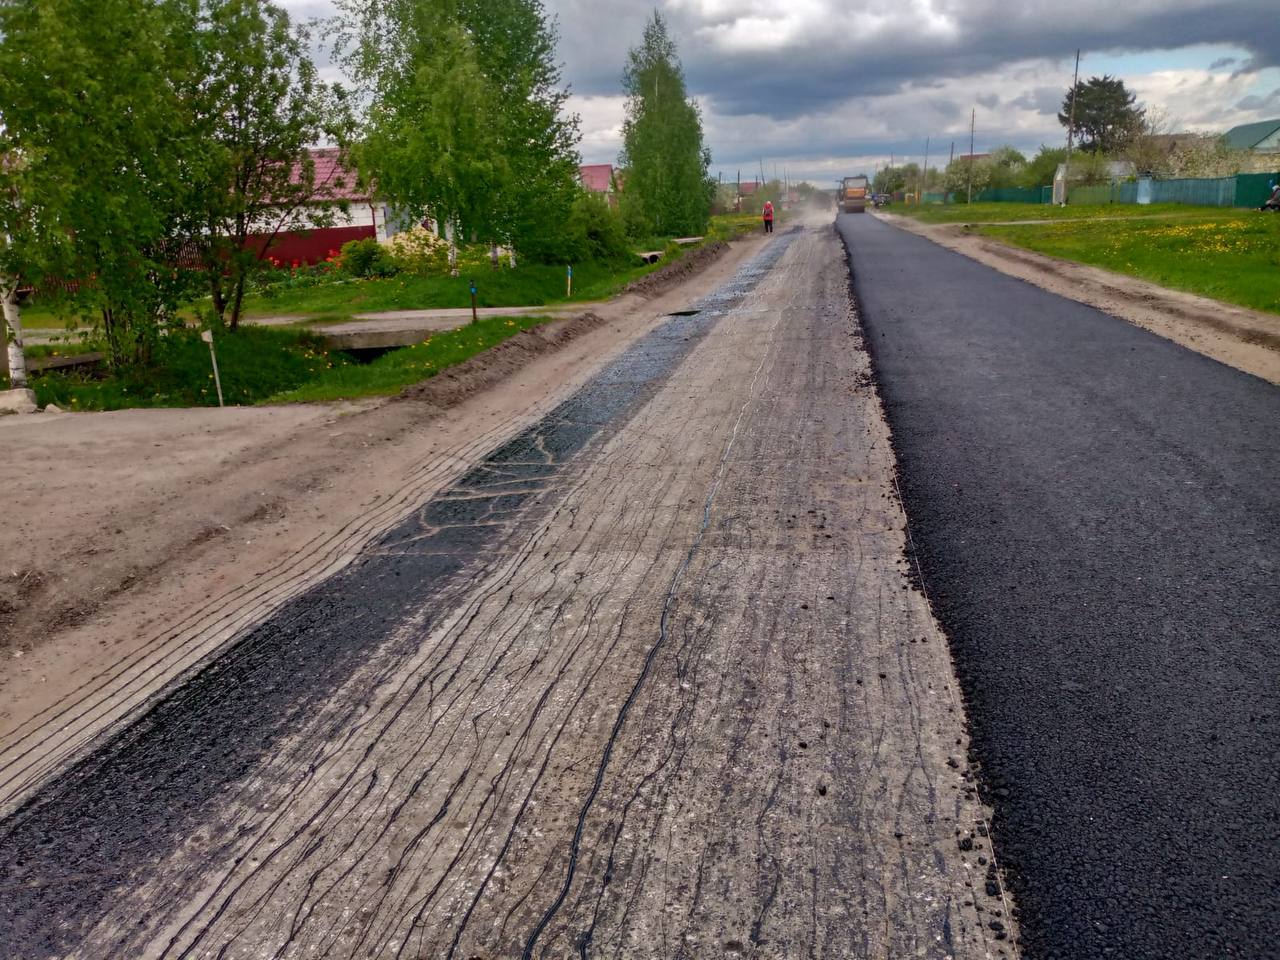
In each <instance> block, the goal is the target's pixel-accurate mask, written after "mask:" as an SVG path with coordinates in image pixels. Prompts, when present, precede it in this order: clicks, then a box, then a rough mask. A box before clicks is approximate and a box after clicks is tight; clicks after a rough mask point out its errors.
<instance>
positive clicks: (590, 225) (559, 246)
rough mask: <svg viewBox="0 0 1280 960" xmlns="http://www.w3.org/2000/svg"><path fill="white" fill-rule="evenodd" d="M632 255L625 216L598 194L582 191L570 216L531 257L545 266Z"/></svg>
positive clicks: (599, 261)
mask: <svg viewBox="0 0 1280 960" xmlns="http://www.w3.org/2000/svg"><path fill="white" fill-rule="evenodd" d="M630 253H631V245H630V243H629V242H628V241H627V234H626V231H625V230H624V229H623V225H622V217H620V216H619V215H618V212H617V211H616V210H614V209H613V208H612V207H611V206H609V202H608V201H607V200H606V199H605V198H604V197H602V196H600V195H599V194H595V193H588V192H587V191H585V190H584V191H581V192H580V193H579V194H578V196H577V197H575V198H574V201H573V205H572V206H571V207H570V209H569V217H568V219H567V220H566V221H565V222H564V224H563V225H561V226H559V227H557V228H555V233H554V234H550V235H548V236H547V237H546V238H545V239H544V241H543V242H542V243H540V244H538V249H537V250H536V252H531V256H534V257H536V259H538V260H541V261H543V262H546V263H586V262H588V261H595V262H597V263H617V262H619V261H622V260H626V259H627V258H628V257H629V256H630Z"/></svg>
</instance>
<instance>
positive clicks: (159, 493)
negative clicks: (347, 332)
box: [0, 237, 764, 806]
mask: <svg viewBox="0 0 1280 960" xmlns="http://www.w3.org/2000/svg"><path fill="white" fill-rule="evenodd" d="M763 242H764V241H763V238H762V237H753V238H748V239H746V240H743V241H740V242H737V243H735V244H733V245H732V247H731V248H730V249H727V250H725V251H723V252H722V255H721V256H719V257H718V258H715V259H710V260H707V261H704V262H703V263H702V266H703V267H704V269H703V270H702V271H701V272H700V273H698V274H697V275H695V276H692V277H689V276H682V277H680V278H679V280H678V282H677V281H673V285H671V286H669V287H667V288H666V289H657V290H653V291H652V292H650V293H649V294H648V295H641V294H639V293H628V294H624V295H623V296H621V297H619V298H616V299H615V300H613V301H611V302H609V303H607V304H604V305H599V306H597V307H596V309H595V311H594V313H592V314H590V315H587V316H583V317H576V318H571V319H566V320H557V321H554V322H552V323H549V324H547V325H545V326H543V327H541V328H537V329H535V330H530V331H526V332H525V333H523V334H520V335H518V336H517V337H515V338H512V340H510V341H507V342H506V343H505V344H503V345H501V346H500V347H499V348H497V349H495V350H492V351H488V352H487V353H486V354H483V355H481V356H478V357H476V358H473V359H472V360H471V361H468V363H467V364H464V365H461V366H459V367H457V368H454V369H453V370H450V371H448V372H446V373H444V374H441V375H440V376H438V377H436V378H434V380H432V381H430V382H428V383H427V384H425V385H423V386H421V387H420V388H414V389H411V390H410V391H406V393H407V394H412V395H413V398H412V399H409V398H397V399H394V400H385V401H363V402H359V403H342V404H332V405H293V406H281V407H246V408H228V409H225V410H217V409H181V410H125V411H117V412H111V413H79V414H40V415H30V416H26V417H4V418H0V441H2V442H4V444H5V445H6V447H8V448H9V449H14V450H22V452H23V456H22V457H21V458H18V457H13V458H7V459H6V460H5V462H4V463H3V465H0V487H2V488H3V489H4V490H5V493H6V497H5V499H6V505H7V507H8V509H7V511H6V519H7V521H8V522H7V523H5V524H3V525H0V558H3V561H2V564H3V565H2V566H0V771H2V770H4V769H5V768H6V766H8V765H11V764H12V762H13V760H14V757H15V756H18V755H22V756H25V755H26V754H27V753H29V752H30V749H31V745H32V740H31V738H32V736H33V731H35V730H37V729H43V728H46V727H47V726H48V724H49V721H50V718H53V717H62V716H63V715H64V714H66V715H67V716H68V717H73V716H74V717H79V716H81V715H82V714H85V715H88V714H86V711H90V712H93V715H94V716H101V718H102V720H103V723H105V722H106V721H107V720H109V719H111V718H112V717H115V718H117V719H118V717H119V716H120V715H121V714H122V713H127V712H128V711H129V710H132V709H135V708H136V707H137V706H139V705H140V704H141V703H143V702H145V700H146V698H147V697H149V696H151V695H153V694H154V693H155V692H156V691H157V690H159V689H161V688H162V687H163V686H164V685H166V684H167V683H168V682H170V681H171V680H172V679H173V677H174V676H176V675H178V674H179V673H181V672H182V671H184V670H187V669H190V668H191V667H193V666H195V665H196V664H198V663H199V662H200V661H201V660H202V658H204V657H207V656H208V655H210V654H211V653H212V652H213V651H215V650H216V649H217V647H218V646H219V645H220V644H221V643H222V642H224V641H225V640H226V639H227V638H228V637H229V636H231V635H233V634H234V633H235V632H236V631H238V630H239V629H241V628H242V627H243V626H245V625H246V624H247V623H252V622H254V621H255V620H257V619H260V618H261V617H263V616H265V615H266V614H267V613H269V612H270V611H272V610H274V609H276V608H277V607H278V606H279V605H280V604H282V603H283V602H284V601H285V600H287V599H288V598H289V597H291V596H294V595H296V594H297V593H298V592H300V591H301V590H302V589H304V588H305V587H306V586H308V585H309V584H311V583H313V582H315V581H316V580H317V579H320V578H322V577H324V576H326V575H328V574H329V573H331V572H332V571H333V570H335V569H337V568H338V567H340V566H342V565H343V564H345V563H346V562H348V561H349V560H350V559H351V557H352V556H354V554H355V553H356V552H357V551H358V550H359V548H360V547H361V546H362V545H363V544H365V543H367V542H368V541H369V540H370V539H371V538H372V537H373V536H374V535H375V534H376V533H377V532H378V531H379V530H381V529H384V528H385V527H386V526H387V525H389V524H390V523H391V522H392V521H393V520H395V519H397V518H398V517H401V516H403V515H405V514H406V513H407V512H409V511H411V510H412V509H414V507H415V506H416V505H417V504H419V503H422V502H425V500H427V499H429V498H430V496H431V495H432V494H433V493H434V492H435V491H437V490H438V489H440V487H441V486H442V485H444V484H446V483H448V482H449V481H451V480H452V479H454V478H456V477H457V476H459V475H461V474H462V473H463V472H464V471H465V470H466V469H468V467H469V466H470V465H471V464H472V463H474V462H475V461H476V459H477V458H478V457H479V456H480V455H482V454H483V453H485V452H486V451H487V450H488V449H490V448H492V447H493V446H494V445H495V444H497V443H498V442H500V441H501V440H502V439H504V438H505V437H507V436H510V435H513V434H514V433H516V432H517V431H518V430H520V429H522V428H523V427H524V426H525V425H527V424H528V423H530V422H532V421H533V420H535V419H536V418H537V417H539V416H541V415H542V414H544V413H545V412H546V411H547V410H549V409H550V408H551V407H552V406H554V404H555V403H557V402H558V401H559V400H560V399H561V398H563V397H564V396H566V395H567V394H568V393H570V392H571V391H572V390H574V389H575V388H576V387H577V386H578V385H579V384H581V383H582V382H583V381H584V380H585V379H586V378H587V377H589V376H590V375H591V374H592V373H594V372H595V371H596V370H597V369H599V368H600V367H601V366H602V365H603V364H604V363H606V362H607V361H608V360H609V359H610V358H612V357H613V356H615V355H616V354H617V353H618V352H619V351H620V350H621V349H623V348H624V347H625V346H626V345H627V344H628V343H630V342H631V341H632V340H634V339H635V338H636V337H638V336H640V335H642V334H644V333H645V332H647V331H648V330H650V329H652V328H653V327H654V326H655V325H656V324H657V323H659V322H660V321H661V319H662V318H663V317H664V316H665V315H667V314H669V313H671V312H672V311H676V310H680V309H682V308H684V307H686V306H687V305H688V304H689V302H690V301H692V300H694V299H696V298H698V297H700V296H702V295H703V294H705V293H706V292H708V291H710V290H712V289H714V288H715V287H716V286H717V285H718V284H720V283H722V282H723V281H724V280H725V279H726V278H727V277H729V276H731V275H732V273H733V271H734V270H735V269H736V267H737V266H738V265H739V264H740V263H741V262H742V261H743V260H744V259H745V258H746V257H748V256H750V255H751V254H753V253H754V252H755V251H756V250H758V249H759V248H760V246H761V244H762V243H763ZM67 722H68V723H70V722H71V721H70V720H68V721H67ZM91 726H92V725H91ZM82 727H84V724H81V723H79V722H77V724H76V729H77V730H80V729H81V728H82ZM86 729H87V728H86ZM86 735H87V734H86ZM42 736H43V734H42ZM75 746H76V744H75V743H67V744H65V745H62V746H60V747H59V748H58V752H59V755H61V754H63V753H65V751H66V750H71V749H74V748H75ZM15 751H16V753H15ZM37 753H39V751H37ZM36 759H37V760H39V763H40V764H45V763H53V762H56V760H57V759H58V758H57V757H52V756H51V757H44V755H43V754H41V755H40V757H37V758H36ZM37 772H38V771H37ZM3 801H4V789H3V787H2V786H0V806H3Z"/></svg>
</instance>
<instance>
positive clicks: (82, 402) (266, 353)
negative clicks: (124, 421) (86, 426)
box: [31, 327, 353, 410]
mask: <svg viewBox="0 0 1280 960" xmlns="http://www.w3.org/2000/svg"><path fill="white" fill-rule="evenodd" d="M216 346H217V350H218V369H219V372H220V373H221V376H222V392H223V396H224V397H225V398H226V402H227V403H228V404H250V403H258V402H261V401H263V400H265V399H267V398H268V397H270V396H273V395H275V394H278V393H282V392H284V391H287V390H291V389H294V388H296V387H299V386H302V385H303V384H304V383H308V382H310V381H313V380H315V379H317V378H318V377H321V376H323V375H325V374H327V373H328V372H330V371H331V370H332V369H333V368H336V367H341V366H344V365H346V364H350V363H353V361H352V360H351V359H350V358H349V357H347V356H346V355H345V354H341V353H329V352H327V351H326V350H325V349H324V348H323V346H322V345H321V343H320V341H319V340H318V339H317V338H316V337H314V336H313V335H310V334H307V333H304V332H301V331H298V330H273V329H269V328H265V327H244V328H241V329H240V330H239V331H238V332H237V333H235V334H223V335H220V336H219V337H218V339H217V343H216ZM31 385H32V388H33V389H34V390H35V392H36V398H37V400H38V401H39V402H40V403H41V404H42V405H43V404H47V403H56V404H57V405H58V406H60V407H62V408H64V409H67V410H120V409H123V408H126V407H200V406H205V407H207V406H217V403H218V396H217V391H216V389H215V388H214V382H213V370H212V366H211V365H210V362H209V348H208V346H206V345H205V344H204V343H203V342H202V341H201V340H200V335H199V334H198V333H197V332H195V331H188V332H184V333H178V334H172V335H171V336H169V337H167V338H166V339H165V340H164V342H163V343H162V344H161V346H160V348H159V352H158V355H157V357H156V364H155V365H154V366H153V367H149V368H147V369H145V370H132V369H130V370H122V371H117V372H114V373H108V374H106V375H103V373H102V372H100V371H85V370H70V371H66V372H52V371H51V372H49V373H44V374H39V375H37V376H34V377H32V378H31Z"/></svg>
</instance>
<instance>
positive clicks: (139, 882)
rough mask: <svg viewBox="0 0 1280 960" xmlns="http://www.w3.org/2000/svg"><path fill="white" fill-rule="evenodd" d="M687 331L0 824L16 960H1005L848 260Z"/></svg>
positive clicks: (640, 358)
mask: <svg viewBox="0 0 1280 960" xmlns="http://www.w3.org/2000/svg"><path fill="white" fill-rule="evenodd" d="M698 307H699V312H697V313H695V314H692V315H689V316H678V317H672V318H671V320H670V321H668V322H666V323H664V324H662V325H661V326H659V327H657V328H656V329H655V330H654V331H653V332H652V333H649V334H646V335H644V336H642V337H640V338H639V339H637V340H636V341H635V343H634V344H633V345H632V346H631V347H630V348H628V349H627V350H626V351H625V352H624V353H622V354H621V356H620V358H619V359H618V360H617V361H615V362H612V363H611V364H610V365H608V366H606V367H605V368H604V369H603V371H602V372H601V373H600V374H599V375H597V376H596V377H595V378H594V379H592V380H590V381H589V382H588V383H587V384H586V386H585V387H583V388H582V389H581V390H580V391H579V392H577V393H576V394H574V395H573V396H571V397H570V398H569V399H568V400H566V401H565V402H564V403H563V404H561V405H560V406H559V407H557V408H555V409H553V410H552V411H551V413H550V414H549V415H547V416H546V417H544V418H543V419H541V420H540V421H538V422H537V423H535V424H534V425H533V426H531V427H530V428H528V429H527V430H525V431H524V432H522V433H519V434H518V435H517V436H515V437H514V439H511V440H510V441H508V442H505V443H502V444H501V445H500V446H498V447H497V448H496V449H494V450H492V451H490V452H488V454H487V455H485V456H482V457H481V458H479V459H478V461H477V462H476V464H475V465H474V466H473V467H472V468H471V469H470V470H469V471H468V472H467V473H466V474H465V475H464V476H462V478H461V479H460V480H458V481H457V482H456V483H454V484H453V485H452V486H451V487H450V488H448V489H446V490H445V491H444V492H443V493H441V494H440V495H438V496H436V497H435V498H434V499H432V500H431V501H430V502H429V503H427V504H426V505H425V506H424V507H422V508H421V509H419V510H416V511H415V512H413V513H412V514H411V515H409V516H406V517H403V518H402V519H401V520H400V521H399V522H397V523H395V524H394V525H392V526H391V527H390V528H389V529H388V530H387V531H386V532H385V533H384V534H382V535H381V536H380V537H378V538H377V539H375V540H374V541H373V542H372V543H371V544H370V546H368V547H367V548H365V550H364V551H363V553H362V554H361V555H360V556H359V558H358V559H356V560H355V561H353V562H352V563H350V564H349V565H348V566H346V567H344V568H343V569H342V570H341V571H340V572H338V573H336V574H334V575H333V576H331V577H330V578H329V579H328V580H326V581H324V582H322V583H320V584H319V585H318V586H316V587H314V588H312V589H310V590H309V591H308V592H306V593H304V594H302V595H300V596H298V597H296V598H294V599H292V600H290V601H289V602H288V603H286V604H285V605H284V606H283V607H281V608H280V609H279V610H278V611H277V612H276V613H275V614H274V615H272V616H271V617H270V618H269V619H267V620H265V621H264V622H262V623H259V624H257V625H256V626H253V627H251V628H248V629H246V630H245V631H244V632H243V634H242V635H240V636H239V637H238V638H237V639H236V640H235V641H234V642H233V643H232V644H231V645H230V646H229V648H228V649H227V650H226V651H225V652H223V653H222V654H221V655H219V656H217V657H215V658H214V659H213V660H212V661H211V662H210V663H209V665H208V666H207V667H206V668H205V669H204V670H203V671H202V672H201V673H199V674H198V675H197V676H195V677H194V678H193V679H192V680H190V681H189V682H187V683H185V684H183V685H182V686H180V687H178V688H177V689H175V690H173V691H172V692H170V693H169V694H168V695H167V696H166V697H164V698H163V699H162V700H160V701H159V702H158V703H157V704H156V706H155V707H154V708H153V709H152V710H151V711H150V712H149V713H148V714H146V715H145V716H144V717H142V719H141V720H138V721H134V722H131V723H129V724H128V725H127V726H125V727H124V728H123V729H120V730H118V731H117V732H116V733H115V734H114V736H112V737H111V738H110V739H108V740H107V741H106V742H105V743H104V744H103V745H102V746H101V747H100V748H99V749H97V750H96V751H95V752H93V753H92V754H90V755H89V756H88V757H87V758H86V759H84V760H82V761H80V762H79V763H77V764H76V765H75V766H73V767H71V768H70V769H68V770H66V771H65V772H64V773H62V774H61V775H60V776H58V777H56V778H54V779H53V780H51V781H50V782H48V783H46V784H44V785H43V786H42V787H40V789H39V790H38V791H37V792H35V793H34V795H33V796H32V797H31V798H30V799H29V800H28V801H27V802H26V803H25V805H23V806H21V807H20V808H19V809H17V811H16V812H15V813H13V814H12V815H10V816H9V817H8V819H6V820H5V821H3V822H2V823H0V863H4V864H5V866H6V873H5V876H4V878H3V895H2V896H0V955H2V956H5V957H9V956H14V957H19V956H20V957H23V958H24V960H38V958H42V957H64V956H73V957H84V958H95V960H101V958H116V957H118V958H129V960H133V958H141V957H147V958H154V957H166V958H180V957H218V958H248V957H253V958H261V957H350V958H356V957H374V958H391V957H405V958H408V957H413V958H428V957H429V958H432V960H441V958H448V957H457V958H484V960H496V958H508V957H510V958H516V957H528V958H531V957H539V958H543V957H545V958H557V960H558V958H564V957H625V958H631V957H643V958H651V957H652V958H664V960H667V958H677V957H685V958H706V957H722V956H723V957H736V956H754V957H760V958H765V957H767V958H790V957H795V958H800V957H812V956H821V957H841V958H844V957H868V958H871V957H874V958H886V960H887V958H893V960H898V958H903V957H936V958H941V957H957V958H979V957H982V958H998V957H1012V956H1015V955H1016V954H1015V950H1014V947H1013V945H1012V943H1013V939H1014V938H1015V937H1016V933H1017V931H1016V927H1015V925H1014V922H1013V920H1012V918H1011V917H1010V915H1009V911H1010V906H1009V902H1008V901H1007V899H1006V898H1005V896H1004V892H1003V889H1002V887H1001V886H1000V884H999V882H998V879H999V875H998V873H997V872H996V870H995V866H994V864H993V862H992V858H993V854H992V851H991V849H990V843H991V841H990V838H989V828H988V825H987V823H988V818H989V810H988V809H987V808H985V807H984V806H983V805H982V804H981V802H980V800H979V799H978V797H977V792H976V789H975V786H974V781H973V773H972V771H971V770H970V769H969V768H968V766H967V761H966V755H967V752H968V741H967V738H966V732H965V726H964V720H963V713H962V708H961V706H960V705H959V692H958V686H957V684H956V683H955V680H954V675H953V672H952V669H951V663H950V659H949V656H948V653H947V648H946V645H945V643H944V642H943V640H942V639H941V634H940V633H939V632H938V630H937V627H936V624H935V623H934V622H933V620H932V619H931V616H930V613H929V610H928V607H927V604H926V602H925V600H924V598H923V597H922V595H921V594H920V593H919V592H917V591H915V590H914V589H912V588H911V584H910V580H909V575H908V564H907V561H906V556H905V546H906V545H905V523H904V517H903V514H902V511H901V508H900V506H899V504H898V502H897V500H896V499H895V497H894V487H893V460H892V456H891V453H890V450H889V443H888V432H887V428H886V426H885V424H884V421H883V418H882V414H881V407H880V403H879V399H878V397H877V395H876V393H875V390H874V388H873V386H872V383H871V378H870V371H869V361H868V358H867V355H866V353H865V351H864V349H863V346H862V335H861V331H860V328H859V326H858V322H857V318H856V316H855V314H854V312H853V309H852V306H851V303H850V300H849V295H848V272H847V269H846V266H845V263H844V258H843V252H842V250H841V248H840V244H839V241H838V239H837V237H836V235H835V233H834V231H833V230H832V229H831V228H830V226H829V225H823V226H820V227H815V228H813V229H808V230H804V231H792V232H789V233H786V234H779V235H778V236H776V237H775V238H773V239H772V240H771V241H770V242H769V243H768V244H767V245H766V246H764V247H763V249H762V252H761V253H760V254H759V255H757V256H756V258H755V259H753V260H751V261H749V262H748V263H747V264H746V265H745V266H744V267H743V268H742V269H741V270H740V271H739V273H738V274H737V275H736V276H735V277H734V278H733V279H732V280H731V281H730V282H729V283H727V284H726V285H725V286H724V287H722V288H721V289H719V290H718V291H716V292H715V293H713V294H712V295H710V296H709V297H707V298H706V299H705V300H703V301H702V302H701V303H700V304H698ZM2 772H3V771H0V773H2Z"/></svg>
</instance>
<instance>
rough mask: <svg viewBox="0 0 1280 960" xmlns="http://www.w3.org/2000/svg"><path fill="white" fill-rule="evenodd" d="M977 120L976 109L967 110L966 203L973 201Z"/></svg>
mask: <svg viewBox="0 0 1280 960" xmlns="http://www.w3.org/2000/svg"><path fill="white" fill-rule="evenodd" d="M977 121H978V109H977V107H974V108H973V109H972V110H970V111H969V170H968V173H969V176H968V182H967V184H966V188H967V189H966V194H967V200H966V201H965V202H966V203H973V128H974V125H975V124H976V123H977Z"/></svg>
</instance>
